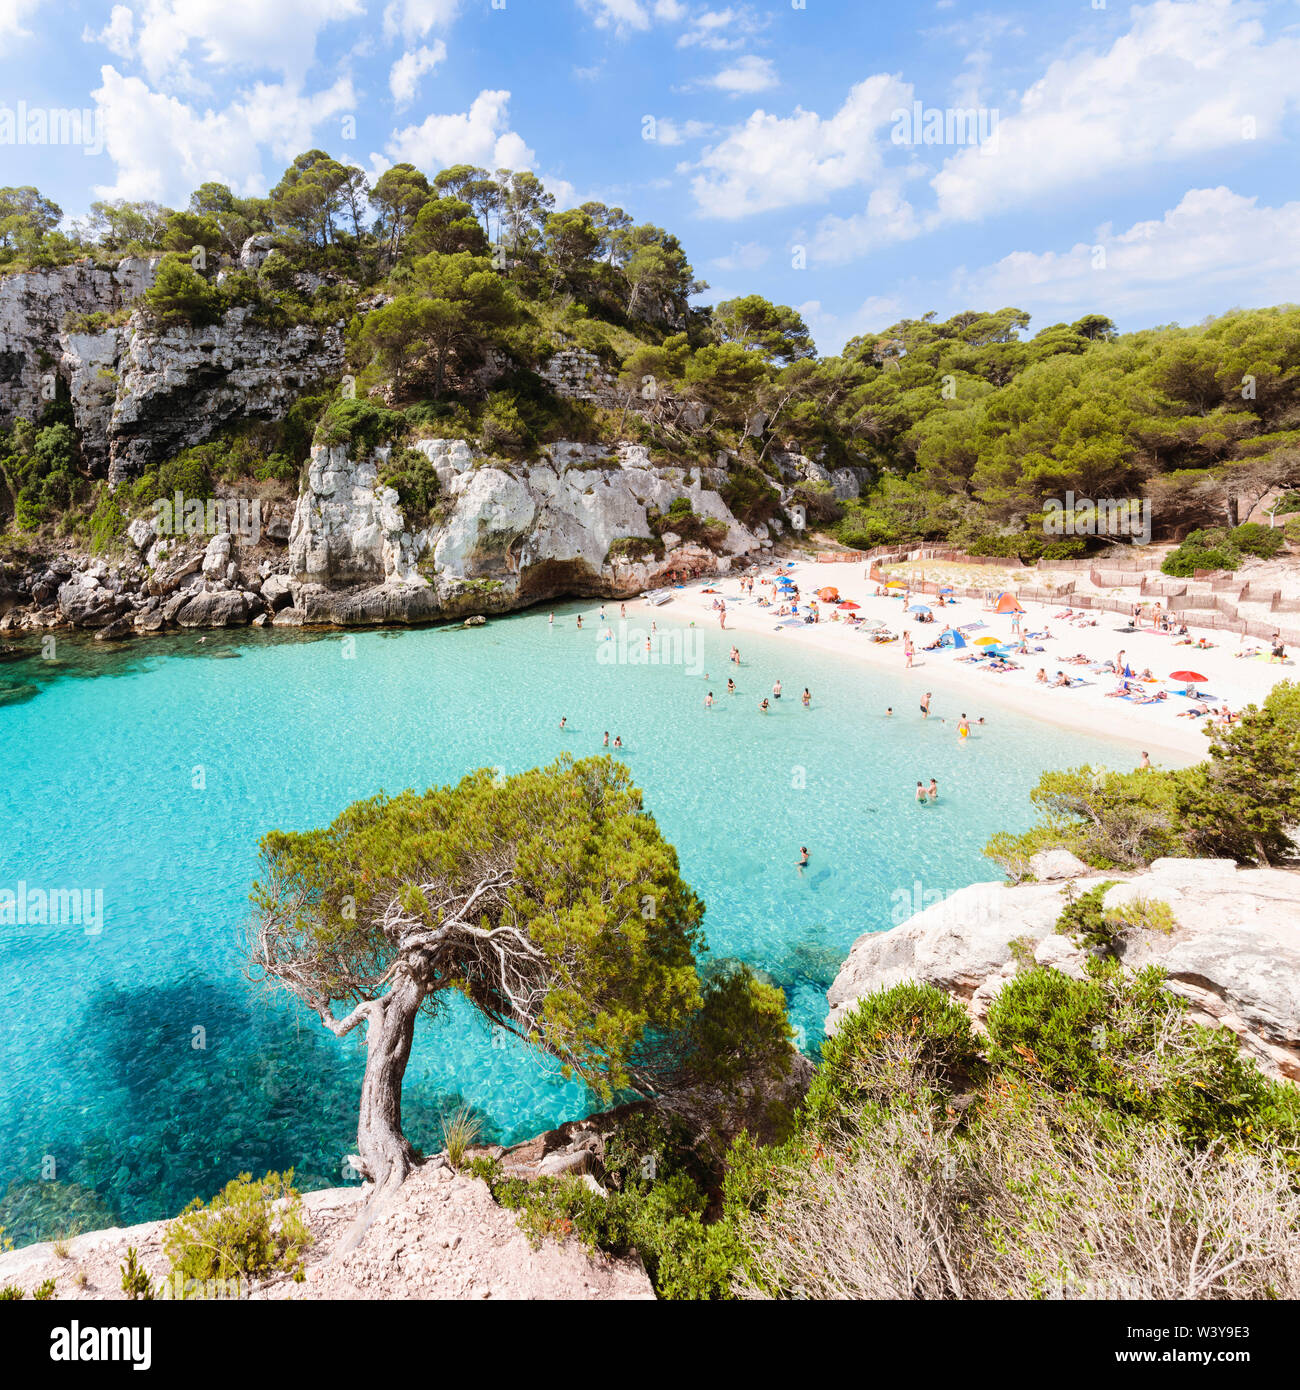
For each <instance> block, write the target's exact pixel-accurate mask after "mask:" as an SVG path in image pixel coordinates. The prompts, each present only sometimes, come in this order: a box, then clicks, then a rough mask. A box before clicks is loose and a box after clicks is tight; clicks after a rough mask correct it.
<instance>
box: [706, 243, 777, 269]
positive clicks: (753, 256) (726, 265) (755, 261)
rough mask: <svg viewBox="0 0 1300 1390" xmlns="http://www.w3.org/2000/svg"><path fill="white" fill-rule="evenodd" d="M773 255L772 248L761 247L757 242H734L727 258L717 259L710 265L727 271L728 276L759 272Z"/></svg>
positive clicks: (718, 257)
mask: <svg viewBox="0 0 1300 1390" xmlns="http://www.w3.org/2000/svg"><path fill="white" fill-rule="evenodd" d="M771 255H772V251H771V248H770V247H768V246H760V245H759V243H758V242H756V241H745V242H740V241H733V242H732V243H731V251H730V252H729V253H728V254H727V255H725V256H717V257H715V258H714V259H713V260H711V261H710V262H709V265H710V266H711V267H712V268H713V269H714V270H722V271H726V272H727V273H728V274H730V273H732V272H733V271H737V270H758V269H760V268H761V267H762V266H764V265H766V264H767V262H768V261H769V260H770V259H771Z"/></svg>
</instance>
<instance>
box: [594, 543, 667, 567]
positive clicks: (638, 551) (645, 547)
mask: <svg viewBox="0 0 1300 1390" xmlns="http://www.w3.org/2000/svg"><path fill="white" fill-rule="evenodd" d="M663 553H664V543H663V541H661V540H660V539H659V537H658V536H620V537H619V538H618V539H617V540H616V541H614V542H613V543H612V544H611V545H610V547H609V549H608V550H607V551H606V552H605V563H606V564H609V563H610V562H611V561H613V560H617V559H619V558H623V559H627V560H631V561H633V562H636V561H639V560H656V559H659V558H660V557H661V556H662V555H663Z"/></svg>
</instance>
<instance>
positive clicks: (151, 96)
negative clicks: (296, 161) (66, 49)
mask: <svg viewBox="0 0 1300 1390" xmlns="http://www.w3.org/2000/svg"><path fill="white" fill-rule="evenodd" d="M91 97H92V99H93V100H94V101H95V102H96V104H97V105H98V107H99V109H100V112H101V119H102V120H103V123H104V131H105V147H106V150H107V152H108V155H109V157H110V158H111V159H112V160H113V161H114V164H115V166H116V168H115V175H116V177H115V181H114V182H113V183H111V184H102V185H100V186H99V187H97V188H96V190H95V192H96V195H97V196H99V197H104V198H156V199H158V200H159V201H160V202H166V203H173V204H175V203H183V202H184V200H185V199H186V197H187V196H188V195H189V193H190V192H191V191H192V190H193V189H194V188H196V187H197V186H198V185H199V184H200V183H203V182H204V181H206V180H208V179H216V180H218V181H220V182H222V183H228V184H229V185H230V186H231V187H232V188H233V189H235V191H236V192H238V193H242V194H246V195H249V194H256V193H262V192H264V191H265V188H266V182H265V180H264V179H263V177H262V173H261V165H262V155H263V152H264V151H265V150H270V151H271V153H272V154H273V155H274V156H275V157H276V158H277V159H279V160H282V161H283V162H284V163H285V164H288V162H289V161H290V160H291V159H293V157H294V156H295V155H297V154H299V153H300V152H301V151H302V150H304V149H309V148H310V147H311V146H312V145H313V144H314V143H315V142H316V139H317V136H316V132H317V130H318V129H319V128H320V127H321V126H322V125H323V124H324V123H325V122H326V121H328V120H329V119H330V118H331V117H335V116H338V115H340V114H342V113H344V112H349V111H352V110H355V108H356V93H355V92H354V91H353V89H352V83H351V81H350V79H348V78H340V79H339V80H338V81H337V82H335V83H334V85H333V86H332V87H330V88H328V89H326V90H324V91H320V92H316V93H313V94H311V95H304V94H303V93H301V92H300V91H298V90H297V89H296V88H293V87H289V86H284V85H270V84H266V83H258V84H256V85H255V86H253V87H252V88H250V89H249V90H248V91H246V92H241V93H240V94H239V95H238V96H237V97H236V99H235V100H234V101H233V102H232V103H231V104H230V105H229V106H227V107H226V108H225V109H224V110H220V111H214V110H206V111H204V112H202V113H201V114H200V113H199V112H197V111H196V110H195V109H194V108H193V107H192V106H190V105H188V104H187V103H185V102H183V101H181V100H179V99H178V98H176V97H174V96H169V95H166V94H164V93H161V92H156V91H154V90H152V89H151V88H150V87H149V86H148V84H147V83H145V82H144V81H142V80H141V79H140V78H138V77H124V76H122V74H121V73H119V72H118V71H117V69H116V68H114V67H111V66H106V67H103V68H101V69H100V86H99V87H98V88H97V89H96V90H95V91H94V92H92V93H91Z"/></svg>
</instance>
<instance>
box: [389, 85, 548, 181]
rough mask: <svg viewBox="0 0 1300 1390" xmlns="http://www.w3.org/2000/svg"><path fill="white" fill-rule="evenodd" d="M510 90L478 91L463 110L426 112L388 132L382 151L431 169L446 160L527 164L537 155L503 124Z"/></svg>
mask: <svg viewBox="0 0 1300 1390" xmlns="http://www.w3.org/2000/svg"><path fill="white" fill-rule="evenodd" d="M509 120H510V93H509V92H489V91H483V92H480V93H479V94H478V96H476V97H475V98H474V100H473V102H472V103H471V105H470V108H469V110H468V111H464V112H460V113H458V114H452V115H446V116H439V115H429V116H426V117H425V118H424V120H423V121H422V122H421V123H420V124H419V125H413V126H407V127H406V128H405V129H404V130H398V131H394V132H393V136H392V139H391V140H390V141H389V142H388V145H387V147H386V148H387V153H388V155H389V156H390V157H391V158H392V159H393V160H394V161H399V162H400V161H402V160H406V161H408V162H409V163H411V164H414V165H415V166H416V167H417V168H419V169H424V170H426V171H436V170H438V169H445V168H446V167H447V166H448V165H451V164H478V165H482V166H483V167H485V168H487V169H489V170H491V169H503V168H504V169H531V168H532V167H533V165H534V163H535V162H536V155H535V154H534V153H533V151H532V150H530V149H529V148H528V146H527V145H526V144H525V143H524V140H523V138H522V137H521V136H520V135H518V134H516V133H515V132H514V131H513V130H510V129H508V124H509Z"/></svg>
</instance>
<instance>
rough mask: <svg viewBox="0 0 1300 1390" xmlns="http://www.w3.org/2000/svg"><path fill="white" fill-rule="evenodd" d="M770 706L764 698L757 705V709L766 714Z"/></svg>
mask: <svg viewBox="0 0 1300 1390" xmlns="http://www.w3.org/2000/svg"><path fill="white" fill-rule="evenodd" d="M770 708H771V706H770V705H769V704H768V703H767V701H766V700H764V701H763V703H762V704H761V705H759V709H760V710H762V711H763V713H764V714H766V713H767V712H768V710H769V709H770Z"/></svg>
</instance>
